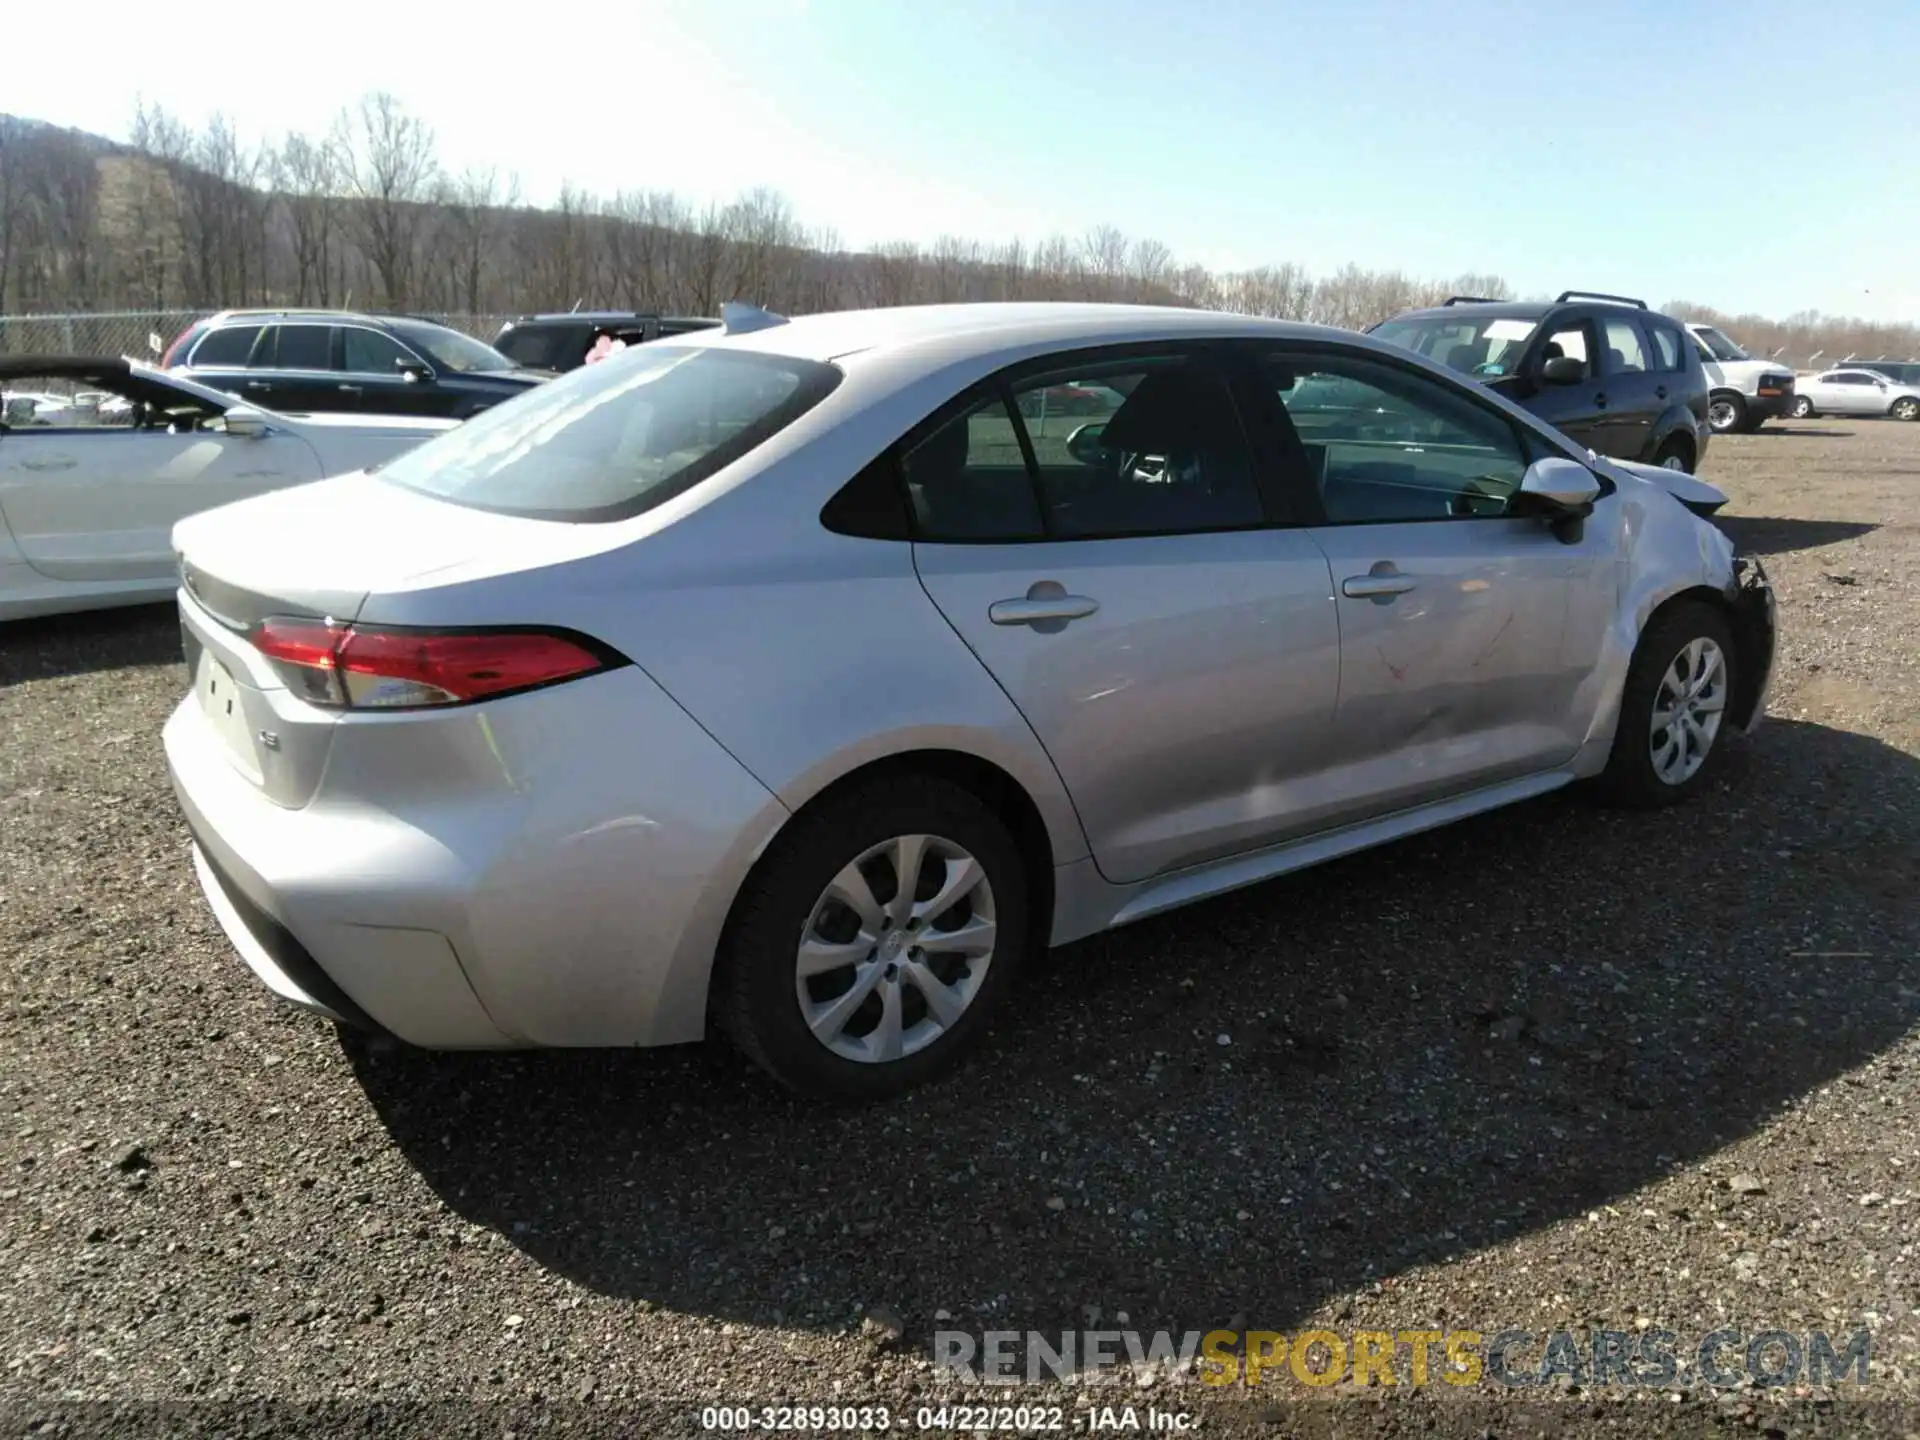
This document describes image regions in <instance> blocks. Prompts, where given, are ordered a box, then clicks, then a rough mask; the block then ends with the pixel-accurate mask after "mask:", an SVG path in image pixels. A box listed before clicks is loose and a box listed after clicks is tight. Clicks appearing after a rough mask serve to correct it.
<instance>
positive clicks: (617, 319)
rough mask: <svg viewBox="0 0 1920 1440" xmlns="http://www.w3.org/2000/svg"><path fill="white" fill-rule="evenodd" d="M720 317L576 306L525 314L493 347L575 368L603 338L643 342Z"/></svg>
mask: <svg viewBox="0 0 1920 1440" xmlns="http://www.w3.org/2000/svg"><path fill="white" fill-rule="evenodd" d="M719 324H720V322H719V321H718V320H702V319H700V318H699V317H698V316H693V315H660V314H643V313H641V312H640V311H636V310H585V311H581V310H575V311H570V312H568V313H567V314H565V315H522V316H520V317H519V318H518V319H517V320H509V321H508V322H507V323H506V324H504V325H502V326H501V327H500V333H499V334H498V335H496V336H494V337H493V348H494V349H496V350H498V351H499V352H500V353H501V354H502V355H505V356H508V357H509V358H511V359H512V360H513V362H514V363H515V364H516V365H525V366H526V367H527V368H528V369H530V370H553V371H561V370H575V369H578V368H579V367H580V366H582V365H584V364H586V363H587V352H588V351H590V350H592V349H593V347H594V346H595V345H597V344H599V343H600V341H601V340H603V339H604V340H620V341H624V342H625V343H626V344H628V345H644V344H645V343H646V342H647V341H649V340H659V339H661V338H663V337H665V336H668V335H685V334H687V333H689V332H690V331H694V330H712V329H716V328H718V326H719Z"/></svg>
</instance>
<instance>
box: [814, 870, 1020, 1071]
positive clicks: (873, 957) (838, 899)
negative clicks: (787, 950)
mask: <svg viewBox="0 0 1920 1440" xmlns="http://www.w3.org/2000/svg"><path fill="white" fill-rule="evenodd" d="M995 942H996V927H995V921H994V904H993V887H992V885H990V884H989V883H988V880H987V872H986V869H985V867H984V866H982V865H981V864H980V862H979V861H978V860H976V859H975V858H974V857H973V856H972V855H970V854H968V853H967V851H966V850H965V849H963V848H962V847H961V846H959V845H957V844H955V843H954V842H953V841H951V840H946V839H942V838H941V837H939V836H937V835H897V836H895V837H894V838H893V839H891V840H887V841H884V842H883V843H881V844H879V845H875V846H873V847H872V848H871V849H869V850H867V851H865V852H864V853H862V854H861V855H859V856H857V857H855V858H854V859H853V860H852V861H850V862H849V863H848V864H847V865H846V866H845V867H844V868H842V869H841V870H840V872H839V873H838V874H836V875H835V876H834V877H833V879H832V880H830V881H829V882H828V883H827V887H826V889H825V890H824V891H822V892H821V894H820V897H819V899H817V900H815V901H814V904H813V910H812V913H811V914H810V915H809V916H808V918H807V924H806V928H805V930H804V931H803V932H802V934H801V939H800V946H799V950H798V953H797V954H796V956H795V961H794V991H795V995H796V996H797V998H798V1000H799V1003H800V1014H801V1017H802V1018H803V1019H804V1020H805V1022H806V1025H807V1028H808V1029H809V1030H810V1031H812V1032H813V1037H814V1038H815V1039H816V1040H818V1041H819V1042H820V1043H821V1044H822V1045H824V1046H826V1047H827V1049H828V1050H830V1051H832V1052H833V1053H834V1054H835V1055H838V1056H839V1057H841V1058H842V1059H844V1060H853V1061H858V1062H861V1063H863V1064H884V1063H886V1062H888V1061H892V1060H899V1059H902V1058H904V1057H905V1056H908V1055H912V1054H914V1053H915V1052H916V1051H919V1050H924V1049H925V1048H926V1047H927V1046H928V1045H931V1044H932V1043H933V1042H934V1041H936V1040H938V1039H939V1038H940V1037H941V1036H942V1035H944V1034H946V1033H947V1031H949V1030H950V1029H952V1028H953V1026H954V1025H956V1024H958V1023H959V1021H960V1018H961V1016H963V1015H964V1014H966V1012H967V1008H968V1007H969V1006H970V1005H972V1003H973V1001H974V999H975V997H976V996H978V995H979V993H980V987H981V984H982V982H983V981H984V980H985V979H986V976H987V970H988V967H989V966H991V965H992V963H993V956H994V949H995Z"/></svg>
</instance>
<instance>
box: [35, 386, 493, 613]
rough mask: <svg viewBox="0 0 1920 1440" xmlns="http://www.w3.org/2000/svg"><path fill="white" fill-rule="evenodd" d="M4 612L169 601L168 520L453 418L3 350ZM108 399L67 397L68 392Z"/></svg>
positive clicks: (358, 462) (325, 470)
mask: <svg viewBox="0 0 1920 1440" xmlns="http://www.w3.org/2000/svg"><path fill="white" fill-rule="evenodd" d="M14 380H18V381H25V382H27V383H28V385H30V386H31V388H25V387H23V388H22V389H20V390H12V389H9V391H8V392H7V395H8V405H7V408H6V410H5V412H4V414H5V416H6V418H5V419H4V420H0V620H17V619H21V618H24V617H26V616H29V615H50V614H56V613H59V612H62V611H67V610H95V609H102V608H104V607H107V606H111V605H138V604H141V603H143V602H146V601H152V600H165V599H168V598H170V597H171V596H172V595H173V593H174V588H175V586H177V585H178V584H179V571H178V568H177V565H176V563H175V560H174V553H173V546H172V543H171V539H170V537H171V535H172V533H173V526H174V523H175V522H176V521H179V520H183V519H185V518H186V517H187V516H189V515H192V514H194V513H196V512H198V511H201V510H210V509H212V508H213V507H214V506H216V505H225V504H226V503H228V502H229V501H232V500H245V499H248V498H250V497H252V496H255V495H261V494H265V493H266V492H267V491H269V490H280V489H284V488H286V487H287V486H290V485H304V484H306V483H307V482H309V481H313V480H323V479H326V478H327V477H328V476H332V475H344V474H346V473H348V472H349V471H354V470H363V469H366V468H367V467H369V466H372V465H376V464H378V463H380V462H381V461H384V460H387V459H389V458H390V457H392V456H394V455H397V454H399V453H400V452H401V451H402V450H406V449H409V448H411V447H412V446H414V445H417V444H419V443H420V442H421V441H422V440H425V439H427V438H428V437H430V436H433V435H438V434H440V433H441V432H442V431H444V430H449V429H452V428H453V426H454V425H455V424H456V423H457V422H455V421H452V420H435V419H427V418H424V417H417V416H381V415H307V416H300V417H298V418H295V417H293V416H288V415H279V414H275V413H273V412H271V411H267V410H261V409H258V408H256V407H254V406H250V405H246V404H244V403H243V402H241V401H240V400H238V399H236V398H235V397H234V396H232V395H225V394H222V393H221V392H220V391H218V390H210V389H208V388H207V387H206V386H204V385H198V384H195V383H194V382H193V381H191V380H183V379H181V378H179V377H177V376H173V375H167V374H164V373H163V372H161V371H158V370H155V369H152V368H151V367H149V366H146V365H142V364H140V363H139V362H138V361H132V360H49V359H46V358H44V357H40V358H31V359H18V360H0V381H14ZM50 384H51V385H66V386H70V387H72V388H73V390H74V391H75V392H77V393H83V394H84V393H87V392H96V393H97V392H101V391H104V392H107V396H108V398H106V399H103V400H100V401H99V403H97V404H94V405H88V406H77V405H75V404H74V403H73V400H72V396H71V395H62V394H60V393H59V392H58V391H56V390H49V389H48V388H47V387H48V386H49V385H50Z"/></svg>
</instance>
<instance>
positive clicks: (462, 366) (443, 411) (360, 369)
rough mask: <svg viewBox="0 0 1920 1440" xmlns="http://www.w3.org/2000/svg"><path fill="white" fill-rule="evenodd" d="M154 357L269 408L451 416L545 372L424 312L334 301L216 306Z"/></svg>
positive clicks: (475, 409) (513, 391)
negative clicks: (334, 306) (295, 306)
mask: <svg viewBox="0 0 1920 1440" xmlns="http://www.w3.org/2000/svg"><path fill="white" fill-rule="evenodd" d="M160 363H161V365H162V366H163V367H165V368H167V369H170V370H177V371H179V372H180V373H182V374H185V375H188V376H191V377H192V378H193V379H195V380H198V381H199V382H200V383H201V384H203V385H211V386H213V387H214V388H215V389H218V390H226V391H230V392H231V393H233V394H235V395H238V396H240V397H241V398H242V399H246V400H251V401H254V402H255V403H257V404H259V405H262V406H264V407H266V408H267V409H269V410H286V411H293V412H302V411H315V410H350V411H356V412H359V413H362V414H374V415H439V416H445V417H451V418H453V419H455V420H464V419H466V418H467V417H468V416H469V415H477V414H478V413H479V412H480V411H482V410H485V409H486V408H487V407H488V406H490V405H497V404H499V403H500V402H501V401H502V400H506V399H510V398H511V397H513V396H515V395H518V394H519V393H520V392H521V391H523V390H525V389H527V388H528V387H529V386H532V385H538V384H539V383H540V382H541V381H542V380H545V379H547V378H548V377H547V376H545V375H540V374H533V373H529V372H528V371H525V370H522V369H520V368H518V367H517V366H516V365H515V364H514V362H513V361H511V360H509V359H508V358H507V357H506V356H504V355H502V354H501V353H500V352H499V351H498V350H495V349H494V348H493V347H492V346H491V345H486V344H483V343H482V342H480V341H478V340H475V339H474V338H472V337H471V336H469V335H462V334H461V333H460V332H459V331H458V330H450V329H448V328H447V327H446V326H445V325H437V324H435V323H434V322H433V321H431V320H421V319H415V318H412V317H409V316H404V315H357V314H352V313H349V312H345V311H339V310H226V311H222V312H221V313H220V314H218V315H214V316H211V317H209V318H208V319H205V320H201V321H198V322H197V323H195V324H193V325H191V326H189V327H188V328H187V329H186V330H185V331H183V332H182V333H181V335H180V336H179V338H178V339H176V340H175V341H174V342H173V344H172V345H171V346H169V347H168V349H167V353H166V354H165V355H164V356H163V357H161V362H160Z"/></svg>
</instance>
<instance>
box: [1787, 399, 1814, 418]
mask: <svg viewBox="0 0 1920 1440" xmlns="http://www.w3.org/2000/svg"><path fill="white" fill-rule="evenodd" d="M1787 413H1788V414H1789V415H1791V416H1792V417H1793V418H1794V419H1796V420H1811V419H1812V418H1813V401H1811V400H1809V399H1808V398H1807V397H1806V396H1804V395H1796V396H1794V397H1793V404H1792V406H1791V407H1790V408H1789V409H1788V410H1787Z"/></svg>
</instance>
